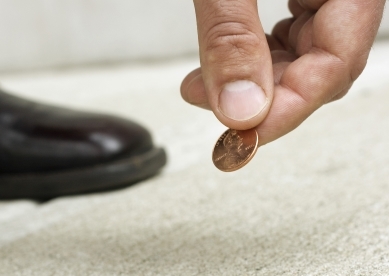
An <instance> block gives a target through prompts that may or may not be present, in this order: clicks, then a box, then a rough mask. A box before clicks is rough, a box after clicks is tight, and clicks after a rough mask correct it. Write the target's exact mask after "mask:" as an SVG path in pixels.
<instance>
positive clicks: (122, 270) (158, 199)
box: [0, 41, 389, 276]
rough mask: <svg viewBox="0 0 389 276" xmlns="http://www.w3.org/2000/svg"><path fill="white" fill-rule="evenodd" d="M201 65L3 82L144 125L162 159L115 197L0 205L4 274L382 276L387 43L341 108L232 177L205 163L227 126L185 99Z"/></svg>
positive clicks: (388, 249)
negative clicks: (188, 79)
mask: <svg viewBox="0 0 389 276" xmlns="http://www.w3.org/2000/svg"><path fill="white" fill-rule="evenodd" d="M197 65H198V64H197V61H196V60H195V59H182V60H175V61H166V62H160V63H156V64H153V63H148V64H133V65H120V66H119V65H116V66H107V67H99V68H83V69H63V70H55V71H41V72H24V73H17V74H16V73H14V74H1V75H0V79H1V80H2V86H3V87H5V88H7V89H8V90H11V91H15V93H16V92H17V93H18V94H19V95H23V96H25V97H28V98H31V99H36V100H40V101H44V102H47V103H52V104H57V105H63V106H69V107H73V108H78V109H87V110H93V111H99V112H106V113H112V114H116V115H120V116H123V117H127V118H132V119H134V120H136V121H138V122H141V123H142V124H144V125H145V126H147V127H148V128H149V129H150V130H151V131H152V133H153V136H154V140H155V142H156V143H157V144H158V145H161V146H164V147H165V148H166V149H167V152H168V154H169V164H168V165H167V167H166V168H165V170H164V171H163V172H162V173H161V174H160V175H158V176H156V177H154V178H152V179H149V180H147V181H144V182H142V183H140V184H138V185H135V186H133V187H129V188H126V189H122V190H119V191H114V192H107V193H98V194H91V195H82V196H74V197H64V198H58V199H55V200H52V201H49V202H46V203H37V202H34V201H28V200H20V201H2V202H1V201H0V275H39V276H44V275H389V227H388V225H389V215H388V214H389V154H388V153H389V108H388V106H389V89H388V85H389V70H388V65H389V42H388V41H383V42H379V43H377V44H376V45H375V46H374V48H373V51H372V54H371V57H370V59H369V63H368V66H367V69H366V70H365V72H364V74H363V75H362V77H361V78H360V79H359V80H358V81H357V83H356V84H355V85H354V87H353V88H352V91H350V93H349V95H348V96H347V97H345V98H344V99H342V100H341V101H338V102H335V103H333V104H330V105H327V106H324V107H323V108H321V109H320V110H319V111H317V112H316V113H315V114H313V116H311V117H310V118H309V119H308V120H307V121H306V122H304V124H303V125H301V126H300V127H299V128H298V129H297V130H295V131H293V132H292V133H290V134H289V135H287V136H285V137H283V138H281V139H279V140H278V141H275V142H273V143H271V144H269V145H266V146H264V147H262V148H260V149H259V150H258V153H257V155H256V156H255V158H254V159H253V160H252V161H251V162H250V164H249V165H247V166H246V167H244V168H243V169H241V170H240V171H238V172H235V173H222V172H219V171H217V170H216V169H215V168H214V167H213V165H212V162H211V152H212V148H213V145H214V143H215V141H216V139H217V138H218V136H219V135H220V134H221V133H222V132H223V131H224V129H225V127H224V126H222V125H221V124H220V123H218V121H217V120H216V119H214V118H213V116H212V115H211V114H210V113H209V112H206V111H203V110H199V109H196V108H194V107H192V106H188V105H186V104H185V103H184V102H183V101H182V100H181V98H180V96H179V85H180V80H181V79H182V78H183V77H184V75H185V74H186V73H187V72H188V71H189V70H191V69H193V68H194V67H195V66H197Z"/></svg>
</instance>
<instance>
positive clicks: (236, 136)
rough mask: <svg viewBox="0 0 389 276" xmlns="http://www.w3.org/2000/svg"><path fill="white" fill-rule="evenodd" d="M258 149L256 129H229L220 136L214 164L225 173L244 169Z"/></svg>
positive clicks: (216, 145) (213, 157) (216, 146)
mask: <svg viewBox="0 0 389 276" xmlns="http://www.w3.org/2000/svg"><path fill="white" fill-rule="evenodd" d="M257 149H258V133H257V131H256V130H255V129H249V130H235V129H228V130H227V131H226V132H224V133H223V135H222V136H220V138H219V140H217V142H216V144H215V148H214V149H213V153H212V160H213V164H215V166H216V168H218V169H219V170H221V171H223V172H232V171H236V170H239V169H240V168H242V167H244V166H245V165H246V164H247V163H248V162H249V161H250V160H251V159H252V158H253V157H254V155H255V153H256V152H257Z"/></svg>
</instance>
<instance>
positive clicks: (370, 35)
mask: <svg viewBox="0 0 389 276" xmlns="http://www.w3.org/2000/svg"><path fill="white" fill-rule="evenodd" d="M194 5H195V10H196V18H197V28H198V37H199V47H200V63H201V68H198V69H196V70H194V71H192V72H191V73H189V74H188V76H187V77H186V78H185V79H184V81H183V82H182V85H181V95H182V97H183V98H184V100H186V101H187V102H188V103H190V104H193V105H196V106H198V107H202V108H205V109H210V110H212V111H213V112H214V114H215V116H216V117H217V118H218V119H219V120H220V122H221V123H223V124H224V125H226V126H227V127H230V128H233V129H250V128H254V127H255V129H256V130H257V132H258V134H259V137H260V145H264V144H266V143H269V142H271V141H273V140H275V139H277V138H279V137H281V136H283V135H285V134H286V133H288V132H290V131H292V130H293V129H295V128H296V127H297V126H299V125H300V124H301V123H302V122H303V121H304V120H305V119H306V118H307V117H308V116H309V115H311V114H312V113H313V112H314V111H315V110H316V109H318V108H319V107H321V106H322V105H324V104H326V103H329V102H331V101H334V100H338V99H340V98H342V97H343V96H344V95H345V94H346V93H347V92H348V90H349V89H350V87H351V85H352V84H353V82H354V81H355V80H356V79H357V78H358V76H359V75H360V74H361V73H362V71H363V69H364V67H365V65H366V61H367V58H368V55H369V52H370V49H371V47H372V44H373V42H374V38H375V37H376V34H377V31H378V27H379V24H380V22H381V18H382V13H383V10H384V5H385V0H290V1H289V4H288V5H289V9H290V11H291V13H292V15H293V18H289V19H285V20H282V21H280V22H278V23H277V24H276V25H275V27H274V29H273V31H272V33H271V34H270V35H265V34H264V32H263V29H262V26H261V23H260V20H259V16H258V12H257V10H258V8H257V2H256V0H194ZM261 91H262V92H261Z"/></svg>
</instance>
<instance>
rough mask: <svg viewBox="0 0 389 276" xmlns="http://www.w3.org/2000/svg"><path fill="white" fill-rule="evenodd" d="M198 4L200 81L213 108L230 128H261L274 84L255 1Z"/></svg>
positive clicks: (202, 0) (203, 0)
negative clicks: (260, 124) (258, 126)
mask: <svg viewBox="0 0 389 276" xmlns="http://www.w3.org/2000/svg"><path fill="white" fill-rule="evenodd" d="M194 5H195V9H196V18H197V29H198V37H199V46H200V62H201V75H202V77H201V78H197V79H198V80H200V81H202V82H204V83H203V84H204V86H203V87H204V88H205V93H206V96H207V98H208V103H209V106H210V107H211V109H212V110H213V112H214V113H215V115H216V117H217V118H218V119H219V120H220V121H221V122H222V123H223V124H225V125H226V126H228V127H230V128H234V129H248V128H252V127H255V126H257V125H258V124H259V123H260V122H261V121H262V120H263V119H264V118H265V117H266V115H267V113H268V111H269V108H270V105H271V101H272V98H273V89H274V81H273V70H272V61H271V56H270V50H269V46H268V44H267V41H266V36H265V34H264V32H263V29H262V25H261V23H260V20H259V16H258V8H257V3H256V0H194ZM190 87H192V88H195V87H199V86H198V85H191V86H190ZM190 87H189V88H188V89H190ZM187 93H189V94H191V92H190V91H187Z"/></svg>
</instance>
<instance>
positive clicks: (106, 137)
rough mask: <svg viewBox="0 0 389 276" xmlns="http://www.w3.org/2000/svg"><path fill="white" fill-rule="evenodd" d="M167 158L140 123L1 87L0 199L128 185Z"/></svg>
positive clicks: (160, 166)
mask: <svg viewBox="0 0 389 276" xmlns="http://www.w3.org/2000/svg"><path fill="white" fill-rule="evenodd" d="M165 163H166V155H165V152H164V150H163V149H161V148H155V147H154V146H153V143H152V139H151V136H150V134H149V132H148V131H147V130H146V129H144V128H143V127H141V126H140V125H138V124H136V123H134V122H131V121H128V120H124V119H120V118H117V117H113V116H107V115H99V114H92V113H86V112H78V111H73V110H68V109H64V108H58V107H53V106H48V105H43V104H38V103H35V102H32V101H27V100H24V99H21V98H18V97H15V96H11V95H9V94H6V93H4V92H3V91H0V199H15V198H35V199H50V198H53V197H57V196H62V195H73V194H79V193H89V192H95V191H103V190H109V189H113V188H119V187H123V186H128V185H129V184H132V183H134V182H137V181H139V180H142V179H145V178H147V177H149V176H152V175H154V174H156V173H157V172H158V171H159V170H160V169H161V168H162V167H163V166H164V165H165Z"/></svg>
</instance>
